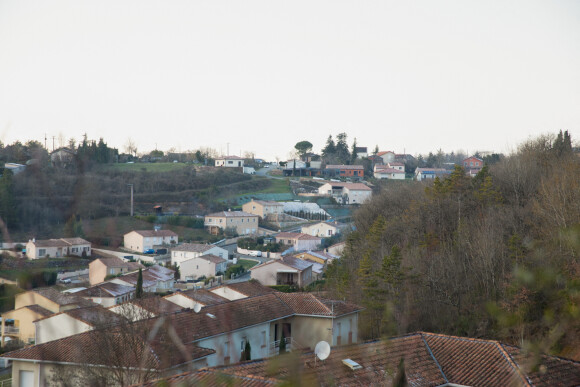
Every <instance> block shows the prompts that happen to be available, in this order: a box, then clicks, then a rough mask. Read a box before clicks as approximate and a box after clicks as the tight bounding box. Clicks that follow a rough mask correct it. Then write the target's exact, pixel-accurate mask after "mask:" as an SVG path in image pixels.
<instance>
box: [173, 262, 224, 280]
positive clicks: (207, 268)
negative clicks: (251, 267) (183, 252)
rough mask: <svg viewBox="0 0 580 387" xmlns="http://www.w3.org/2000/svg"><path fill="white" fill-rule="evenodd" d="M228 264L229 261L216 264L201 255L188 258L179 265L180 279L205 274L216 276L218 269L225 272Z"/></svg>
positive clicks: (193, 277)
mask: <svg viewBox="0 0 580 387" xmlns="http://www.w3.org/2000/svg"><path fill="white" fill-rule="evenodd" d="M226 265H227V262H223V263H221V264H218V265H216V264H215V263H213V262H210V261H208V260H206V259H203V258H201V257H197V258H192V259H188V260H187V261H183V262H181V264H180V265H179V274H180V279H181V280H189V279H197V278H199V277H203V276H205V277H206V278H209V277H214V276H215V275H216V273H217V272H218V271H221V272H225V266H226Z"/></svg>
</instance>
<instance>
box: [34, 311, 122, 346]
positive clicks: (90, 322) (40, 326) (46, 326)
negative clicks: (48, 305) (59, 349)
mask: <svg viewBox="0 0 580 387" xmlns="http://www.w3.org/2000/svg"><path fill="white" fill-rule="evenodd" d="M122 321H123V318H122V317H120V316H119V315H117V314H115V313H113V312H111V311H110V310H109V309H107V308H104V307H103V306H101V305H92V306H87V307H83V308H76V309H69V310H65V311H63V312H59V313H55V314H50V315H48V316H45V317H43V318H39V319H37V320H36V321H34V325H35V326H36V342H35V344H42V343H46V342H48V341H53V340H58V339H62V338H63V337H69V336H72V335H76V334H78V333H83V332H88V331H90V330H93V329H96V328H97V329H98V328H104V327H109V326H114V325H117V324H120V323H121V322H122Z"/></svg>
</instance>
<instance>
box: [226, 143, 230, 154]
mask: <svg viewBox="0 0 580 387" xmlns="http://www.w3.org/2000/svg"><path fill="white" fill-rule="evenodd" d="M227 144H228V148H227V149H228V153H226V156H229V155H230V143H229V142H228V143H227Z"/></svg>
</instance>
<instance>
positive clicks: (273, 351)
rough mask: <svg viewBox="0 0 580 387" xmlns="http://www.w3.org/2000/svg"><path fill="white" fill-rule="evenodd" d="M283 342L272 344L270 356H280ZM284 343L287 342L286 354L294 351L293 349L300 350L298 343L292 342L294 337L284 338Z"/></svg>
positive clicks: (278, 341)
mask: <svg viewBox="0 0 580 387" xmlns="http://www.w3.org/2000/svg"><path fill="white" fill-rule="evenodd" d="M281 341H282V340H277V341H274V342H273V343H270V356H275V355H279V354H280V342H281ZM284 341H285V342H286V352H290V351H292V348H298V347H297V345H296V343H295V342H294V341H293V340H292V337H286V338H284Z"/></svg>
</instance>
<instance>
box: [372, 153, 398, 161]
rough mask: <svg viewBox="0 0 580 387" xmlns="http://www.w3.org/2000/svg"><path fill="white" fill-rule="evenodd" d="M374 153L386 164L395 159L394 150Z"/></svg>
mask: <svg viewBox="0 0 580 387" xmlns="http://www.w3.org/2000/svg"><path fill="white" fill-rule="evenodd" d="M376 155H377V156H378V157H380V158H381V159H382V160H383V164H388V163H392V162H393V161H395V152H392V151H385V152H379V153H377V154H376Z"/></svg>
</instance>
